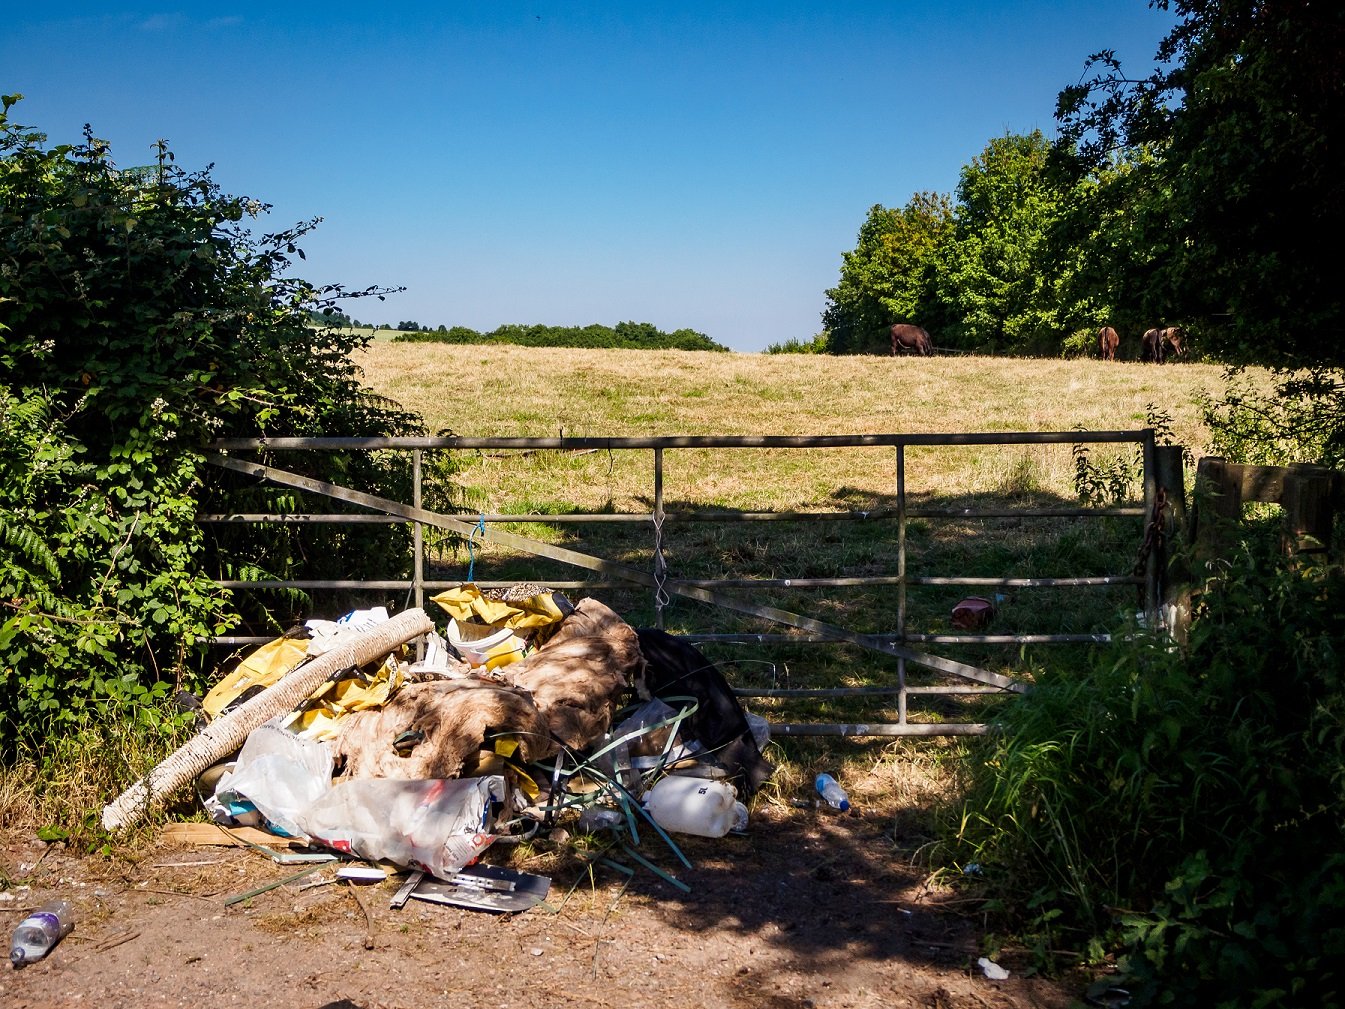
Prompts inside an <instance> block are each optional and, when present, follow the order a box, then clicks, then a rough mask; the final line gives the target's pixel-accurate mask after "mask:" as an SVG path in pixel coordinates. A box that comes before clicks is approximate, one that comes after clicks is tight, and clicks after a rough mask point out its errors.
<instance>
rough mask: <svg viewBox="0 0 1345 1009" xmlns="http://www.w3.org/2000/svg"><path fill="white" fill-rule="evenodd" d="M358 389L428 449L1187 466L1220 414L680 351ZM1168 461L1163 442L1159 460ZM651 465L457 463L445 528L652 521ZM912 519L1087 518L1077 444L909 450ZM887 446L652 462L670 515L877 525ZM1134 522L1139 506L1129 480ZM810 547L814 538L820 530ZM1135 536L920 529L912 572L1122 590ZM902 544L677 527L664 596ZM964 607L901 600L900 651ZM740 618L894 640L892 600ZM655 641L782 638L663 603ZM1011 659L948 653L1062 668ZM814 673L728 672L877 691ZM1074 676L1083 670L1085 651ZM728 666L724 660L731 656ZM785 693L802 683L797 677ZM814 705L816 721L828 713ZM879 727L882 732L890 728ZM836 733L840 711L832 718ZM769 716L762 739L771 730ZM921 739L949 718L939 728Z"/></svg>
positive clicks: (1055, 385)
mask: <svg viewBox="0 0 1345 1009" xmlns="http://www.w3.org/2000/svg"><path fill="white" fill-rule="evenodd" d="M359 364H360V366H361V367H362V369H363V371H364V376H365V380H366V382H367V384H368V385H369V386H370V387H371V388H372V389H374V390H375V391H376V392H378V393H380V394H381V395H384V396H387V397H388V398H391V399H393V400H396V401H397V402H399V403H401V404H402V405H403V406H405V407H407V408H409V409H411V410H414V411H416V412H417V413H419V414H420V415H421V416H422V417H423V418H424V419H425V422H426V425H427V428H428V430H429V431H430V432H431V433H448V432H451V433H453V434H457V435H461V436H470V437H488V436H513V437H555V436H557V435H561V434H563V435H567V436H583V437H603V436H632V435H715V434H724V435H758V434H770V435H798V436H805V435H834V434H847V435H849V434H874V433H930V432H944V433H947V432H1025V431H1071V430H1076V429H1081V430H1106V431H1134V430H1137V429H1140V428H1143V427H1145V426H1146V418H1150V417H1154V416H1157V417H1159V418H1161V423H1162V425H1163V426H1165V427H1167V428H1168V429H1169V432H1170V439H1171V441H1172V442H1173V443H1176V444H1181V445H1184V446H1186V447H1187V448H1188V449H1189V450H1190V451H1191V454H1192V457H1193V458H1198V457H1199V456H1200V455H1201V454H1204V453H1205V451H1206V449H1207V446H1208V433H1207V432H1206V430H1205V429H1204V427H1203V425H1202V422H1201V410H1200V406H1199V403H1200V400H1201V398H1202V397H1206V396H1217V395H1218V393H1219V392H1220V390H1221V389H1222V385H1223V371H1222V369H1221V368H1220V367H1219V366H1216V365H1202V364H1178V365H1168V366H1163V367H1159V366H1154V365H1144V364H1140V363H1131V362H1118V363H1103V362H1100V361H1097V360H1047V359H1030V360H1029V359H1013V358H988V357H970V356H958V357H932V358H918V357H901V358H885V357H843V358H832V357H825V356H823V357H817V356H810V355H757V354H713V353H690V352H679V351H668V352H650V351H586V350H568V349H553V350H537V349H528V348H519V347H487V346H448V345H435V344H429V343H396V342H392V341H383V340H380V341H377V342H375V343H374V344H372V345H371V346H370V347H369V348H368V349H367V350H366V351H365V352H363V353H362V354H361V356H360V358H359ZM1160 440H1161V439H1160ZM1136 454H1137V453H1136V448H1135V446H1134V445H1129V444H1127V445H1116V446H1107V445H1098V446H1094V447H1092V448H1091V449H1090V457H1091V458H1092V460H1093V461H1094V462H1095V463H1096V464H1098V465H1100V466H1115V467H1119V468H1122V469H1124V468H1125V467H1130V469H1131V470H1132V472H1137V470H1136V469H1135V466H1134V463H1135V459H1136ZM651 456H652V453H651V452H650V451H649V450H632V451H627V452H624V453H623V452H607V451H596V452H595V451H589V452H583V453H561V452H555V451H540V452H530V453H511V452H505V451H466V452H459V453H457V454H456V455H455V459H454V468H455V472H454V474H453V477H452V480H453V484H454V498H455V500H454V502H453V505H452V506H453V507H454V508H455V509H456V510H459V511H462V512H464V513H466V514H468V515H472V516H473V517H475V515H476V514H477V513H488V514H489V513H494V514H520V515H523V514H530V515H534V516H547V515H564V514H566V513H569V512H588V513H600V514H606V513H617V514H621V513H636V514H639V513H643V514H645V515H647V514H648V513H649V512H650V510H651V507H652V504H651V502H652V495H653V476H652V473H653V466H652V461H651ZM905 467H906V473H905V476H906V487H907V495H908V502H909V503H910V504H911V505H912V506H915V507H919V506H921V505H931V506H941V507H955V508H977V507H980V508H985V507H1026V508H1044V507H1052V506H1055V507H1058V506H1069V505H1075V504H1077V503H1078V501H1077V494H1076V493H1075V490H1074V484H1073V478H1074V473H1075V460H1074V458H1073V456H1072V453H1071V445H1069V444H1062V445H1052V446H1029V445H1010V446H988V447H987V446H979V447H956V448H949V447H937V448H936V447H913V448H910V449H908V450H907V451H906V457H905ZM895 470H896V460H895V453H894V450H893V449H891V448H872V447H866V448H846V449H732V450H723V449H716V450H692V449H676V450H668V451H666V452H665V459H664V488H663V490H664V495H665V503H666V507H667V508H668V510H669V511H670V512H678V511H683V512H690V511H694V510H696V509H711V510H716V511H720V512H723V511H736V510H741V511H746V512H753V511H775V512H779V511H799V512H823V513H832V514H834V513H838V512H848V513H861V514H863V513H868V512H870V511H877V512H879V513H880V514H881V512H882V509H884V508H890V507H891V506H892V505H893V503H894V501H895V487H896V472H895ZM1131 486H1132V487H1133V490H1134V495H1132V497H1131V498H1130V503H1132V504H1133V503H1137V495H1138V490H1139V485H1138V482H1137V481H1134V482H1132V485H1131ZM508 528H509V529H511V530H512V531H514V532H517V533H521V534H523V535H527V536H531V537H534V538H536V539H539V540H544V541H546V542H549V543H553V544H559V545H563V546H565V547H568V548H570V549H577V550H580V551H583V552H587V553H589V554H591V555H594V556H600V557H605V558H611V559H616V560H620V561H622V562H623V563H628V564H632V565H635V566H640V567H643V568H644V569H645V570H649V569H650V563H651V553H652V551H651V547H650V537H651V534H650V532H649V527H648V525H647V523H646V524H639V523H634V524H633V523H626V524H625V525H622V526H615V527H614V526H613V525H606V526H604V527H601V528H598V527H594V526H592V525H584V526H579V525H576V524H573V523H563V522H560V521H556V522H547V521H545V520H541V519H539V520H534V521H531V522H520V523H514V524H510V525H509V526H508ZM819 530H820V531H819ZM1141 532H1142V524H1141V523H1140V521H1139V520H1138V519H1129V520H1121V519H1114V520H1113V519H1091V520H1065V521H1056V522H1053V523H1050V524H1044V523H1029V522H1026V521H1022V520H1018V519H1007V520H984V519H967V520H937V521H936V520H913V521H912V522H911V524H910V527H909V530H908V543H907V546H908V571H909V572H911V573H914V574H917V575H918V574H926V575H933V576H939V575H944V576H948V575H954V576H955V575H972V576H979V577H1050V576H1066V575H1111V574H1125V573H1129V571H1130V569H1131V567H1133V565H1134V563H1135V555H1136V550H1137V548H1138V545H1139V542H1140V535H1141ZM895 539H896V536H895V532H894V526H893V525H892V523H891V522H890V521H887V522H885V523H884V522H845V523H841V522H828V523H823V524H818V523H813V524H808V525H805V524H802V523H789V522H771V523H769V524H766V523H761V522H757V523H736V524H733V523H724V522H713V523H709V522H702V523H688V524H681V525H677V526H669V527H668V528H667V529H666V530H665V535H664V538H663V544H662V545H663V548H664V551H665V554H666V557H667V560H668V564H669V571H670V575H671V576H672V577H674V578H701V579H714V578H732V579H763V578H764V579H784V578H791V579H801V578H845V577H855V576H860V577H863V576H880V577H881V576H890V575H892V574H893V573H895V571H896V566H897V561H896V554H895ZM448 546H449V547H450V549H448V550H447V552H446V553H445V554H444V555H443V557H442V561H443V564H442V566H441V568H440V572H439V573H440V576H441V577H448V578H462V577H464V569H465V568H466V566H467V565H469V564H470V565H472V567H471V568H470V570H473V571H474V577H475V578H476V580H478V581H480V580H487V579H492V578H494V579H499V580H502V581H509V580H511V579H515V580H536V581H545V582H548V583H550V584H556V583H557V582H560V581H563V580H564V579H567V578H575V577H576V576H579V577H581V578H582V577H583V576H584V574H585V573H584V572H582V571H581V572H576V571H575V570H574V569H570V568H562V567H559V566H557V565H554V564H550V563H548V562H545V561H538V560H537V559H536V558H531V557H527V556H520V555H517V554H511V553H510V552H509V551H502V550H498V549H495V548H491V547H489V546H488V545H487V544H484V543H477V544H475V545H474V548H473V550H472V552H471V554H470V555H469V554H467V553H465V552H464V551H463V550H462V544H461V543H460V542H458V543H457V544H456V549H453V546H454V545H453V544H452V543H450V544H449V545H448ZM985 591H989V590H984V589H968V588H966V587H965V586H962V587H957V586H953V587H942V588H924V589H920V590H914V589H913V590H912V591H911V592H910V600H909V614H908V616H909V623H908V630H913V631H916V632H926V633H936V634H938V633H947V632H948V631H949V630H950V627H949V612H950V609H951V607H952V605H953V604H954V603H956V601H957V600H958V599H959V598H960V597H961V596H962V595H964V594H968V593H972V592H985ZM746 595H747V597H749V598H750V599H751V600H752V601H753V602H755V603H759V604H764V605H770V606H775V607H780V608H783V609H785V610H788V611H789V612H793V613H800V614H806V615H811V616H814V617H817V618H819V619H823V620H827V621H830V622H834V623H836V624H839V625H842V626H846V627H849V628H851V629H854V630H858V631H861V632H882V631H884V630H886V629H890V627H891V626H892V621H893V611H894V609H895V595H894V590H893V589H892V588H891V586H890V585H889V586H881V585H880V586H867V587H855V588H847V589H826V590H818V589H815V588H814V589H812V590H805V589H800V588H787V589H782V588H772V589H757V590H751V589H749V590H748V591H747V593H746ZM611 601H613V602H614V604H615V605H617V607H618V609H619V610H620V611H621V612H623V613H625V614H627V615H628V618H629V619H631V620H632V622H635V621H650V620H652V618H653V616H654V613H653V610H652V608H651V601H650V599H649V593H648V592H647V591H629V592H627V591H614V592H613V595H612V597H611ZM1134 607H1135V591H1134V589H1133V588H1121V589H1108V590H1104V591H1102V592H1081V591H1079V590H1077V589H1075V590H1064V589H1043V590H1033V591H1030V592H1028V591H1023V592H1014V593H1012V594H1009V597H1008V598H1006V599H1004V600H1003V601H1002V603H1001V606H1000V613H999V617H998V618H997V622H996V623H997V629H1002V630H1005V631H1014V632H1018V633H1025V634H1041V633H1097V632H1105V631H1107V630H1109V629H1111V628H1112V627H1113V626H1114V624H1115V622H1116V621H1117V620H1118V618H1119V617H1120V616H1121V615H1122V614H1124V613H1126V612H1132V613H1133V611H1134ZM665 618H666V620H667V621H668V626H669V629H672V630H675V631H682V632H685V633H708V632H710V631H718V632H725V631H733V632H738V633H743V632H747V633H764V632H772V631H780V630H781V628H780V627H779V626H778V625H773V624H771V623H770V622H768V621H760V620H755V619H753V618H748V617H743V616H741V615H725V614H723V613H720V612H716V613H710V612H708V611H707V608H705V607H702V606H700V605H699V604H696V603H690V602H688V601H686V600H685V599H676V600H674V602H673V605H672V606H671V607H670V608H669V609H668V611H667V612H666V613H665ZM1069 650H1070V649H1069V647H1068V646H1066V647H1065V648H1063V649H1062V648H1060V647H1059V646H1056V647H1055V649H1054V650H1052V651H1049V652H1047V651H1046V650H1043V649H1025V648H1019V647H1015V646H1006V645H997V646H964V645H949V646H947V647H946V648H945V649H944V650H943V651H944V654H949V655H951V656H953V657H955V658H958V659H963V660H966V661H972V662H975V663H977V664H981V665H984V666H986V667H988V668H997V669H1001V670H1003V671H1005V672H1010V673H1014V674H1016V675H1022V674H1024V672H1025V671H1026V672H1027V674H1028V675H1030V671H1031V670H1032V669H1033V668H1037V667H1038V666H1039V665H1040V664H1041V663H1046V662H1054V661H1058V660H1062V659H1061V657H1062V656H1065V655H1067V653H1068V652H1069ZM823 651H824V650H820V649H818V648H816V647H814V648H812V649H811V650H808V651H795V652H785V653H772V654H770V655H766V654H765V653H764V652H763V651H762V650H759V649H754V650H752V653H751V656H750V657H747V656H746V655H745V654H744V653H743V652H737V653H734V652H731V651H730V652H720V653H718V654H716V655H715V658H716V659H717V660H718V661H726V662H730V663H734V664H735V673H736V677H737V684H738V685H739V686H748V687H751V686H754V685H758V684H759V685H761V686H764V687H768V686H776V685H779V684H781V682H782V681H783V680H789V682H790V683H793V684H795V685H804V686H814V685H870V684H874V683H883V682H889V681H890V676H891V663H890V661H888V660H884V659H882V658H881V657H875V656H872V655H863V654H853V653H854V652H855V650H849V651H850V652H851V653H852V654H848V655H845V656H841V655H834V656H833V655H832V654H831V653H832V652H835V651H836V650H834V649H832V650H826V651H827V653H828V654H827V656H826V657H825V658H824V657H823ZM1074 652H1075V653H1076V654H1075V655H1074V656H1073V658H1072V659H1063V661H1077V660H1078V659H1079V655H1078V654H1077V653H1078V649H1074ZM735 655H736V656H737V658H735ZM791 674H792V675H793V679H790V676H791ZM826 710H827V705H825V704H822V705H817V704H815V703H814V704H813V706H812V707H811V708H810V709H809V710H808V712H807V715H808V716H809V717H810V718H815V717H817V716H818V715H819V714H820V713H825V711H826ZM861 710H862V712H863V715H864V717H873V718H882V717H886V715H885V714H884V713H883V712H882V711H880V710H879V708H878V707H870V708H864V707H863V706H861V707H860V708H858V709H857V708H854V707H851V708H848V709H847V711H846V713H845V717H859V715H858V714H857V713H856V712H857V711H861ZM887 714H890V712H888V713H887ZM833 715H834V716H835V717H841V714H840V713H839V711H836V712H833ZM785 716H786V712H785V711H783V710H781V709H776V710H774V711H773V717H785ZM935 717H942V716H939V715H935Z"/></svg>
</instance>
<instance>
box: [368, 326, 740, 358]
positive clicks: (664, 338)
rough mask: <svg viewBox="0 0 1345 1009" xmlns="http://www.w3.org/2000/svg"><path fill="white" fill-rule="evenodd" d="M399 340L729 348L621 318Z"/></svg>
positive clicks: (459, 330) (459, 329) (455, 330)
mask: <svg viewBox="0 0 1345 1009" xmlns="http://www.w3.org/2000/svg"><path fill="white" fill-rule="evenodd" d="M394 339H395V340H396V341H397V342H399V343H508V344H517V345H519V346H522V347H582V348H591V349H595V350H717V351H724V352H727V351H728V348H727V347H725V346H723V345H722V344H718V343H715V342H714V341H713V340H711V339H710V338H709V337H708V336H706V335H705V334H704V333H698V332H696V330H694V329H678V330H674V331H673V332H671V333H665V332H663V331H662V330H661V329H658V328H656V327H655V326H653V325H652V324H650V323H648V322H618V323H617V324H616V325H615V326H603V325H600V324H597V323H595V324H594V325H591V326H541V325H534V326H520V325H516V324H507V325H504V326H499V327H497V328H495V329H493V330H491V331H490V332H489V333H478V332H477V331H476V330H474V329H469V328H467V327H466V326H452V327H450V328H449V329H446V330H439V331H437V332H436V331H425V332H419V333H402V334H399V335H398V336H396V337H394Z"/></svg>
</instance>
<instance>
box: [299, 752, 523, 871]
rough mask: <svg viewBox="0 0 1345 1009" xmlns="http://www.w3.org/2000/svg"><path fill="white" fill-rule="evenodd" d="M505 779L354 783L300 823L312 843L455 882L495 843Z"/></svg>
mask: <svg viewBox="0 0 1345 1009" xmlns="http://www.w3.org/2000/svg"><path fill="white" fill-rule="evenodd" d="M506 794H507V788H506V785H505V780H504V777H503V776H502V775H498V774H493V775H487V776H485V777H480V778H430V779H417V780H410V781H405V780H401V779H397V778H352V779H348V780H345V781H339V782H337V783H336V784H335V785H333V786H332V787H331V789H330V790H329V791H328V792H327V793H326V794H324V795H323V796H322V798H320V799H319V800H318V801H316V802H314V803H313V804H312V805H310V806H309V807H308V808H307V809H306V810H304V812H303V814H302V815H301V816H300V817H299V823H300V825H301V826H302V827H303V830H304V832H305V833H306V834H307V835H308V836H309V837H311V838H313V839H314V840H316V841H319V842H320V843H322V844H324V845H326V846H327V847H329V848H334V849H336V850H337V851H344V852H346V853H348V854H351V855H355V856H358V857H360V858H364V859H369V860H370V861H388V862H392V863H394V864H396V865H403V866H408V867H411V868H414V869H423V870H425V871H426V872H428V873H430V874H431V875H433V876H437V877H439V878H440V879H448V878H449V877H451V876H452V875H453V874H454V873H455V872H457V871H458V870H459V869H461V868H462V867H463V866H465V865H468V864H470V863H471V862H472V861H473V860H475V859H476V857H477V856H478V855H480V854H481V852H483V851H485V850H486V848H488V847H490V845H491V843H492V842H494V840H495V835H494V834H493V833H492V832H491V828H492V826H493V823H494V808H495V807H494V805H493V804H494V803H500V802H503V801H504V799H505V797H506Z"/></svg>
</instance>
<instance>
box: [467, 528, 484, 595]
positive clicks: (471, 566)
mask: <svg viewBox="0 0 1345 1009" xmlns="http://www.w3.org/2000/svg"><path fill="white" fill-rule="evenodd" d="M477 533H480V534H481V535H482V536H484V535H485V534H486V513H485V512H482V513H481V518H480V519H479V520H478V521H477V523H476V528H475V529H473V530H472V535H470V536H468V537H467V580H468V581H469V582H470V581H474V579H473V578H472V572H473V571H475V570H476V547H475V545H474V544H475V542H476V534H477Z"/></svg>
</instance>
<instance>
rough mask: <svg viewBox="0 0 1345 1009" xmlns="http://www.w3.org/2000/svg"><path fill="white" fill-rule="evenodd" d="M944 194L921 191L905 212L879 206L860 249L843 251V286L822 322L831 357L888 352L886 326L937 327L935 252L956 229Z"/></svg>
mask: <svg viewBox="0 0 1345 1009" xmlns="http://www.w3.org/2000/svg"><path fill="white" fill-rule="evenodd" d="M952 220H953V212H952V205H951V203H950V202H949V199H948V197H947V196H945V195H943V194H942V193H933V192H923V193H916V194H915V195H913V196H912V197H911V199H910V200H909V201H908V202H907V204H906V206H905V207H902V208H901V209H899V210H894V209H890V208H887V207H884V206H882V205H880V204H875V205H874V206H873V207H871V208H870V209H869V213H868V217H867V218H866V219H865V221H864V223H863V225H861V226H860V229H859V237H858V240H857V242H856V244H855V248H854V249H853V250H851V251H849V252H844V253H842V254H841V276H840V281H839V283H838V284H837V285H836V286H835V287H833V288H831V289H830V290H828V291H827V292H826V297H827V307H826V308H825V310H824V311H823V313H822V325H823V327H824V329H825V332H826V334H827V339H826V341H825V346H826V349H827V351H828V352H829V353H832V354H858V353H883V354H885V353H887V352H888V349H889V344H888V339H887V327H888V326H890V325H891V324H892V323H894V322H914V323H916V324H917V325H922V326H924V327H925V328H926V329H931V328H932V329H935V330H937V329H938V327H939V326H940V324H941V323H942V321H943V318H942V315H941V314H940V312H939V309H938V304H937V302H936V301H935V298H934V295H933V290H934V270H935V257H936V253H937V252H938V250H939V248H940V246H941V245H942V244H943V243H944V242H945V241H946V240H947V238H948V236H949V234H950V233H951V228H952Z"/></svg>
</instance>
